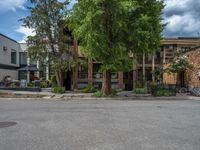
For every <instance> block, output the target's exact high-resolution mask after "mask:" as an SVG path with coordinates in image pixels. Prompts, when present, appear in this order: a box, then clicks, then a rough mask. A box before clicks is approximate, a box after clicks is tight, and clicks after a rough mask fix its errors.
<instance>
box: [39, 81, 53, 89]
mask: <svg viewBox="0 0 200 150" xmlns="http://www.w3.org/2000/svg"><path fill="white" fill-rule="evenodd" d="M50 86H51V83H50V81H48V80H46V81H42V82H40V88H48V87H50Z"/></svg>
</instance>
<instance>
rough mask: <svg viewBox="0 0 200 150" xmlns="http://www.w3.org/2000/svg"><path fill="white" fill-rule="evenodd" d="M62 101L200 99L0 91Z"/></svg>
mask: <svg viewBox="0 0 200 150" xmlns="http://www.w3.org/2000/svg"><path fill="white" fill-rule="evenodd" d="M2 98H3V99H6V98H10V99H14V98H18V99H63V100H73V99H82V100H84V99H85V100H86V99H87V100H200V97H195V96H187V95H177V96H176V97H153V96H151V95H150V94H142V95H141V94H140V95H137V94H133V93H132V92H131V91H122V92H119V93H118V96H116V97H102V98H97V97H93V94H92V93H87V94H85V93H81V92H79V91H77V92H72V91H70V92H66V93H64V94H55V93H52V92H50V91H42V92H25V91H9V90H0V99H2Z"/></svg>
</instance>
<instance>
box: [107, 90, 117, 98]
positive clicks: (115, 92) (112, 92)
mask: <svg viewBox="0 0 200 150" xmlns="http://www.w3.org/2000/svg"><path fill="white" fill-rule="evenodd" d="M109 96H110V97H115V96H117V90H116V89H112V90H111V93H110V95H109Z"/></svg>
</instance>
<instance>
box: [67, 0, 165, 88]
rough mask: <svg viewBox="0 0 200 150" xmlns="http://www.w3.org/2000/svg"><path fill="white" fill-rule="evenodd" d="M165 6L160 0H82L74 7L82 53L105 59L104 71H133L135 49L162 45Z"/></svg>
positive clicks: (74, 26)
mask: <svg viewBox="0 0 200 150" xmlns="http://www.w3.org/2000/svg"><path fill="white" fill-rule="evenodd" d="M163 8H164V5H163V1H158V0H151V1H149V0H134V1H130V0H90V1H85V0H79V1H78V2H77V3H76V4H75V5H74V8H73V12H72V15H71V18H70V28H71V29H72V30H73V33H74V35H75V36H76V37H77V38H78V39H80V44H81V51H82V53H83V54H84V55H85V56H87V57H89V58H92V59H93V60H95V61H98V62H101V63H102V65H101V68H100V71H102V72H104V73H106V72H107V73H108V72H117V71H130V70H131V69H132V66H133V60H131V59H130V57H129V56H130V55H129V54H130V53H131V52H133V53H134V54H138V53H153V52H155V51H157V50H159V49H160V48H159V46H160V41H161V32H162V31H163V27H164V26H163V25H162V23H161V20H162V19H161V12H162V9H163ZM105 78H109V77H105ZM109 80H110V79H109ZM107 83H108V84H110V81H109V82H107ZM105 86H109V85H106V84H105ZM105 89H106V88H104V89H103V90H105ZM104 92H105V91H104Z"/></svg>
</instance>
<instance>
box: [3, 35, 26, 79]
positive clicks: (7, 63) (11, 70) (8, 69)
mask: <svg viewBox="0 0 200 150" xmlns="http://www.w3.org/2000/svg"><path fill="white" fill-rule="evenodd" d="M5 48H6V49H5ZM26 48H27V46H26V44H25V43H23V44H20V43H18V42H17V41H15V40H13V39H11V38H9V37H7V36H5V35H3V34H0V81H1V80H2V79H3V78H4V77H5V76H6V75H9V76H11V78H12V79H14V80H17V79H18V71H17V69H18V68H19V67H20V64H19V53H20V52H24V51H25V50H26ZM12 51H16V64H13V63H11V52H12Z"/></svg>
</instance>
